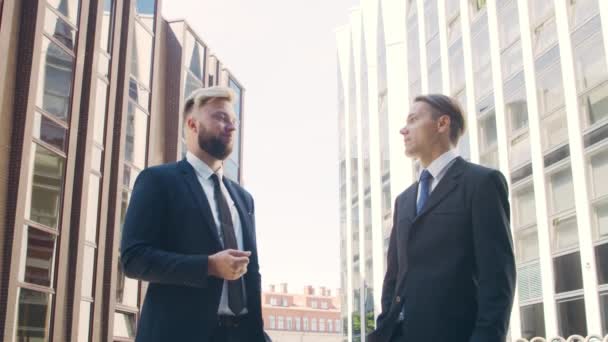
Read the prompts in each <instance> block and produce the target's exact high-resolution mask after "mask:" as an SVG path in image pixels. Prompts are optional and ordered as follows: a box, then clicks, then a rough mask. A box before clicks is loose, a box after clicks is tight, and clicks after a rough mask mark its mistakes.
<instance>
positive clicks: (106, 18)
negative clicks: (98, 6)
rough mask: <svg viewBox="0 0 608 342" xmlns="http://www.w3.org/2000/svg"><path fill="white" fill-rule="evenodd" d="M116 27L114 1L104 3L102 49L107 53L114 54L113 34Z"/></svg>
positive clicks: (106, 0)
mask: <svg viewBox="0 0 608 342" xmlns="http://www.w3.org/2000/svg"><path fill="white" fill-rule="evenodd" d="M113 26H114V0H104V1H103V13H102V19H101V32H100V34H99V36H100V39H101V45H100V47H101V48H102V49H103V50H105V51H106V52H108V53H110V52H112V39H111V37H112V32H113Z"/></svg>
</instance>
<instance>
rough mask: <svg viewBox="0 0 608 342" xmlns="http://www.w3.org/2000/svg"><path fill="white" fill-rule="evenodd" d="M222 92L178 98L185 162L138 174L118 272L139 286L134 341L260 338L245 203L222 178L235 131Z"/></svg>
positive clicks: (250, 221) (226, 91)
mask: <svg viewBox="0 0 608 342" xmlns="http://www.w3.org/2000/svg"><path fill="white" fill-rule="evenodd" d="M233 100H234V93H233V92H232V90H231V89H230V88H226V87H211V88H203V89H199V90H197V91H195V92H194V93H193V94H192V95H191V96H190V97H189V98H188V99H187V100H186V102H185V106H184V109H183V120H182V121H183V127H184V134H185V137H186V145H187V153H186V157H185V158H184V159H183V160H181V161H179V162H177V163H170V164H164V165H159V166H154V167H150V168H147V169H145V170H144V171H142V172H141V173H140V174H139V176H138V177H137V181H136V183H135V187H134V189H133V193H132V197H131V201H130V203H129V207H128V210H127V214H126V218H125V224H124V227H123V233H122V241H121V263H122V267H123V270H124V273H125V274H126V275H127V276H128V277H130V278H134V279H139V280H143V281H147V282H148V283H149V287H148V290H147V293H146V297H145V300H144V304H143V308H142V310H141V317H140V320H139V324H138V329H137V337H136V341H137V342H161V341H162V342H165V341H197V342H207V341H209V342H237V341H254V342H257V341H259V342H262V341H264V340H265V339H264V332H263V321H262V309H261V307H262V306H261V277H260V273H259V264H258V253H257V247H256V233H255V218H254V205H253V198H252V197H251V195H250V194H249V193H248V192H247V191H245V189H243V188H242V187H241V186H239V185H238V184H237V183H235V182H233V181H232V180H230V179H228V178H226V177H224V176H223V168H222V165H223V161H224V160H225V159H226V158H227V157H228V156H229V155H230V153H231V152H232V149H233V144H234V140H235V138H234V135H235V131H236V129H237V123H236V117H235V114H234V110H233Z"/></svg>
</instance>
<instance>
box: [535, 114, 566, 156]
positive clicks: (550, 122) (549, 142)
mask: <svg viewBox="0 0 608 342" xmlns="http://www.w3.org/2000/svg"><path fill="white" fill-rule="evenodd" d="M540 129H541V134H542V136H541V137H542V141H543V151H547V150H549V149H551V148H553V147H555V146H558V145H561V144H562V143H565V142H567V141H568V121H567V120H566V111H565V110H564V109H563V108H562V109H560V110H558V111H555V112H553V113H552V114H551V115H548V116H546V117H544V118H543V119H542V124H541V127H540Z"/></svg>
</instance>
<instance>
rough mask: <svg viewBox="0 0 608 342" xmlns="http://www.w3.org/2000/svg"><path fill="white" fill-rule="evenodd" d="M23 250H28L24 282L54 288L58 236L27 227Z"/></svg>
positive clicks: (24, 267) (24, 266)
mask: <svg viewBox="0 0 608 342" xmlns="http://www.w3.org/2000/svg"><path fill="white" fill-rule="evenodd" d="M24 233H25V236H24V239H23V242H24V245H23V248H24V249H25V250H26V255H25V264H24V265H23V268H22V271H21V272H23V273H22V274H23V279H22V280H23V281H25V282H26V283H30V284H36V285H41V286H46V287H52V282H53V270H54V260H55V240H56V236H55V235H53V234H49V233H47V232H43V231H41V230H38V229H36V228H31V227H29V228H28V227H27V226H25V231H24Z"/></svg>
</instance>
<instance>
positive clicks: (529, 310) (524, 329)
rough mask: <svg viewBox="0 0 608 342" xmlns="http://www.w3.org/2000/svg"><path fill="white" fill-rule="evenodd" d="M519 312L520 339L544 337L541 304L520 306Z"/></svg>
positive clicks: (543, 318)
mask: <svg viewBox="0 0 608 342" xmlns="http://www.w3.org/2000/svg"><path fill="white" fill-rule="evenodd" d="M520 312H521V335H522V336H521V337H523V338H525V339H532V338H534V337H539V336H540V337H544V336H546V335H545V314H544V312H543V303H536V304H532V305H526V306H522V307H521V310H520Z"/></svg>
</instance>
